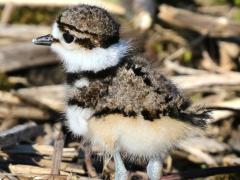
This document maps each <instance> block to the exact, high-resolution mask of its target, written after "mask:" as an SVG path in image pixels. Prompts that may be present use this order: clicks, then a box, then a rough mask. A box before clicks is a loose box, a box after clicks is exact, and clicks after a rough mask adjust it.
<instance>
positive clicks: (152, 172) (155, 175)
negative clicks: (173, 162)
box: [147, 158, 162, 180]
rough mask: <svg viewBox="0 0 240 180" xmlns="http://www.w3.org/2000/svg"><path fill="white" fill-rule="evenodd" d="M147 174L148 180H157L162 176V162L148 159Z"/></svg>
mask: <svg viewBox="0 0 240 180" xmlns="http://www.w3.org/2000/svg"><path fill="white" fill-rule="evenodd" d="M147 174H148V177H149V179H150V180H159V179H160V178H161V176H162V160H161V159H155V158H154V159H150V160H149V162H148V165H147Z"/></svg>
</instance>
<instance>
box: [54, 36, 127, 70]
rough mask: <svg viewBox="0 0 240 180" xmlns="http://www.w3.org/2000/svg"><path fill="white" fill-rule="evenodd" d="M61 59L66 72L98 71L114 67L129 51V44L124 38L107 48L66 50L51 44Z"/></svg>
mask: <svg viewBox="0 0 240 180" xmlns="http://www.w3.org/2000/svg"><path fill="white" fill-rule="evenodd" d="M52 50H53V51H54V52H56V53H57V54H58V55H59V56H60V58H61V60H62V61H63V64H64V67H65V69H66V72H67V73H76V72H82V71H90V72H94V73H96V72H99V71H102V70H105V69H108V68H110V67H114V66H116V65H117V64H119V62H120V61H121V59H123V57H124V56H126V55H127V53H128V52H129V44H128V42H126V41H124V40H120V41H119V42H118V43H116V44H113V45H111V46H109V47H108V48H94V49H91V50H85V49H78V50H68V49H65V48H63V47H62V46H61V45H54V46H52Z"/></svg>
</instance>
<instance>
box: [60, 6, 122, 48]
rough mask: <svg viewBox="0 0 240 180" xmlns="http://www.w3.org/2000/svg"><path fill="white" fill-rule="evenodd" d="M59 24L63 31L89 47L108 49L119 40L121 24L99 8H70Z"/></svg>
mask: <svg viewBox="0 0 240 180" xmlns="http://www.w3.org/2000/svg"><path fill="white" fill-rule="evenodd" d="M57 22H58V25H59V26H60V28H61V29H62V30H63V31H65V32H70V34H72V35H74V36H75V37H77V38H78V42H79V43H80V44H82V43H84V44H88V47H89V44H94V45H95V46H94V47H107V46H109V45H110V44H112V43H114V42H116V41H118V39H119V27H120V26H119V24H118V23H116V21H114V19H113V18H112V17H111V16H110V14H109V13H108V12H107V11H105V10H103V9H101V8H99V7H95V6H89V5H79V6H75V7H71V8H68V9H66V10H65V11H63V12H62V13H61V14H60V16H59V17H58V20H57ZM83 41H84V42H83Z"/></svg>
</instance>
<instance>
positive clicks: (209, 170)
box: [161, 166, 240, 180]
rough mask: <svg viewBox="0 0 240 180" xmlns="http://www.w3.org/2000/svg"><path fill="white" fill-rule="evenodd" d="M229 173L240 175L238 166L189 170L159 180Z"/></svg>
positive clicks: (176, 179) (177, 179) (175, 179)
mask: <svg viewBox="0 0 240 180" xmlns="http://www.w3.org/2000/svg"><path fill="white" fill-rule="evenodd" d="M231 173H235V174H240V166H228V167H215V168H207V169H200V170H191V171H186V172H181V173H173V174H170V175H166V176H163V177H162V178H161V180H180V179H192V178H199V177H208V176H214V175H219V174H231Z"/></svg>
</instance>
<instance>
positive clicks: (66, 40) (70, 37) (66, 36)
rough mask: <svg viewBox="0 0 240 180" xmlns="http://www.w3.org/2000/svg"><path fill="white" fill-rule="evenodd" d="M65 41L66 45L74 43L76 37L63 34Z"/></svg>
mask: <svg viewBox="0 0 240 180" xmlns="http://www.w3.org/2000/svg"><path fill="white" fill-rule="evenodd" d="M63 39H64V41H65V42H66V43H68V44H69V43H71V42H73V40H74V36H73V35H71V34H69V33H68V32H66V33H63Z"/></svg>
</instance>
